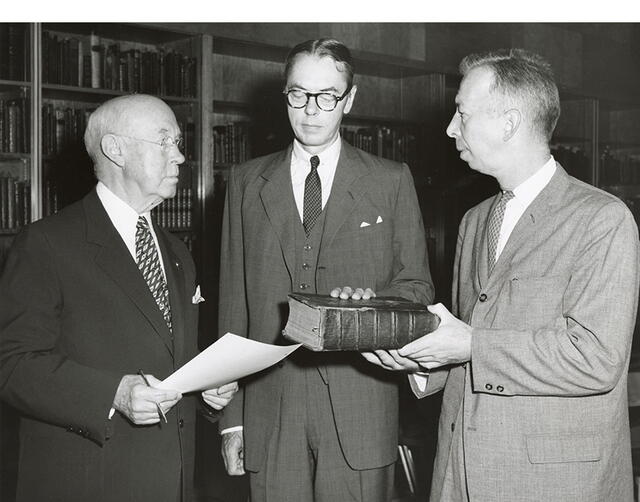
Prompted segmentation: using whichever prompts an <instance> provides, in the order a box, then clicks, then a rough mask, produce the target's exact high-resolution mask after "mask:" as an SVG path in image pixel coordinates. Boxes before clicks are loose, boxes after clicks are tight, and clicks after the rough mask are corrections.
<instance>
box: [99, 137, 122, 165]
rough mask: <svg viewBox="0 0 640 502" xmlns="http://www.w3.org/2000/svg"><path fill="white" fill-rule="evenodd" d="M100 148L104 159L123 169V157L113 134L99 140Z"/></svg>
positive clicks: (116, 138)
mask: <svg viewBox="0 0 640 502" xmlns="http://www.w3.org/2000/svg"><path fill="white" fill-rule="evenodd" d="M100 148H101V149H102V153H103V154H104V156H105V157H107V158H108V159H109V160H110V161H111V162H113V163H114V164H116V165H117V166H120V167H124V155H123V153H122V149H121V148H120V142H119V141H118V137H117V136H116V135H115V134H105V135H104V136H102V139H101V140H100Z"/></svg>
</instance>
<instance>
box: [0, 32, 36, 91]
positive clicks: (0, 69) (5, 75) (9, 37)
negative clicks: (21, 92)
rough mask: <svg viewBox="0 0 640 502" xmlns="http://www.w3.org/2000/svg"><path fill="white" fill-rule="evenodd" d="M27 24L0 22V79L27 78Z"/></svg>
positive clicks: (21, 79)
mask: <svg viewBox="0 0 640 502" xmlns="http://www.w3.org/2000/svg"><path fill="white" fill-rule="evenodd" d="M28 68H29V26H28V25H27V24H23V23H0V79H6V80H20V81H25V80H28Z"/></svg>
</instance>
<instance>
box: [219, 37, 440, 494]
mask: <svg viewBox="0 0 640 502" xmlns="http://www.w3.org/2000/svg"><path fill="white" fill-rule="evenodd" d="M285 77H286V85H285V87H284V98H285V106H287V110H288V115H289V121H290V124H291V128H292V130H293V133H294V136H295V139H294V140H293V144H292V145H291V146H290V147H289V148H287V149H286V150H284V151H282V152H278V153H275V154H272V155H267V156H266V157H261V158H258V159H254V160H252V161H249V162H247V163H245V164H243V165H240V166H235V167H233V168H232V169H231V172H230V175H229V180H228V188H227V200H226V206H225V215H224V224H223V235H222V250H221V278H220V297H221V300H220V332H221V333H224V332H227V331H230V332H233V333H236V334H238V335H242V336H247V337H249V338H252V339H254V340H258V341H261V342H267V343H277V344H282V343H288V342H287V341H286V340H284V339H283V338H282V336H281V330H282V328H283V327H284V324H285V322H286V319H287V310H286V306H287V295H288V294H289V293H291V292H303V293H318V294H324V295H329V294H331V295H333V296H336V297H337V296H340V297H341V298H345V299H346V298H353V299H355V300H358V299H363V298H364V299H367V298H370V297H371V296H375V295H378V296H396V297H404V298H406V299H408V300H412V301H417V302H422V303H430V302H431V301H432V299H433V286H432V283H431V277H430V273H429V268H428V263H427V253H426V247H425V237H424V230H423V224H422V219H421V214H420V210H419V207H418V202H417V197H416V193H415V189H414V185H413V180H412V177H411V173H410V171H409V169H408V167H407V166H406V165H404V164H400V163H396V162H392V161H389V160H385V159H381V158H378V157H374V156H372V155H369V154H368V153H365V152H363V151H361V150H358V149H356V148H353V147H352V146H350V145H349V144H347V143H346V142H344V141H342V140H341V138H340V124H341V122H342V118H343V117H344V115H346V114H347V113H349V111H350V110H351V107H352V106H353V102H354V98H355V95H356V90H357V88H356V86H355V85H354V84H353V64H352V61H351V56H350V53H349V50H348V49H347V48H346V47H345V46H344V45H342V44H341V43H340V42H338V41H336V40H331V39H320V40H310V41H307V42H303V43H301V44H299V45H298V46H296V47H294V48H293V49H292V50H291V52H290V53H289V56H288V58H287V61H286V66H285ZM221 429H222V430H221V432H222V434H223V456H224V457H225V463H226V466H227V471H228V472H229V473H230V474H233V475H239V474H243V473H244V472H245V470H246V471H248V472H249V474H250V486H251V500H252V501H253V502H262V501H265V502H283V501H296V502H305V501H318V502H320V501H346V500H353V501H361V502H378V501H379V502H386V501H388V500H390V499H391V491H392V485H393V466H394V462H395V460H396V451H397V445H398V442H397V432H398V381H397V380H396V379H395V378H393V377H390V375H389V374H385V373H384V372H382V371H380V369H379V368H376V367H373V366H372V365H369V364H368V363H366V361H365V360H364V359H363V358H362V357H361V356H360V355H359V354H357V353H312V352H309V351H305V350H303V349H301V350H298V351H296V352H295V353H294V354H293V355H292V356H291V357H289V358H288V359H287V360H286V361H284V362H283V363H281V364H279V365H277V366H276V367H274V368H271V369H269V370H267V371H265V372H263V373H261V374H260V375H258V376H257V377H255V378H252V379H251V380H250V381H248V382H247V383H246V385H245V386H244V389H243V397H240V396H238V397H236V399H234V401H232V402H231V403H230V405H229V407H227V409H226V410H225V413H224V415H223V417H222V419H221Z"/></svg>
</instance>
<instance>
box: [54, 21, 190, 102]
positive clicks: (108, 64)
mask: <svg viewBox="0 0 640 502" xmlns="http://www.w3.org/2000/svg"><path fill="white" fill-rule="evenodd" d="M42 47H43V50H42V52H43V55H44V57H43V68H42V81H43V82H44V83H45V84H62V85H71V86H80V87H87V88H93V89H107V90H114V91H123V92H139V93H148V94H154V95H160V96H179V97H196V95H197V60H196V58H193V57H189V56H187V55H184V54H182V53H181V52H179V51H177V50H175V49H173V48H167V47H163V46H145V47H144V48H140V45H139V44H135V43H133V42H126V41H114V40H108V39H104V38H102V37H100V36H99V35H97V34H96V33H91V34H90V35H88V36H84V37H83V36H82V35H75V34H71V35H69V34H62V33H55V32H51V31H44V32H43V34H42Z"/></svg>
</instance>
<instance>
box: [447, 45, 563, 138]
mask: <svg viewBox="0 0 640 502" xmlns="http://www.w3.org/2000/svg"><path fill="white" fill-rule="evenodd" d="M480 66H485V67H488V68H490V69H491V70H492V72H493V75H494V83H493V85H492V86H491V91H492V92H493V91H498V92H499V93H501V94H502V95H503V96H504V97H506V98H507V99H512V100H514V101H515V102H516V103H518V104H519V105H521V106H522V107H524V109H525V110H526V111H528V112H529V114H530V120H531V126H532V128H533V130H534V131H536V132H538V133H539V134H540V135H541V137H542V138H544V139H545V140H546V141H549V140H550V139H551V136H552V134H553V130H554V129H555V127H556V124H557V122H558V117H560V97H559V93H558V86H557V85H556V83H555V80H554V76H553V70H552V69H551V65H550V64H549V63H548V61H546V60H545V59H544V58H542V57H541V56H539V55H537V54H534V53H531V52H528V51H526V50H524V49H500V50H498V51H492V52H485V53H479V54H470V55H468V56H466V57H465V58H464V59H463V60H462V61H461V62H460V66H459V71H460V74H461V75H463V76H464V75H466V74H467V73H468V72H469V71H470V70H472V69H473V68H477V67H480Z"/></svg>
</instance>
